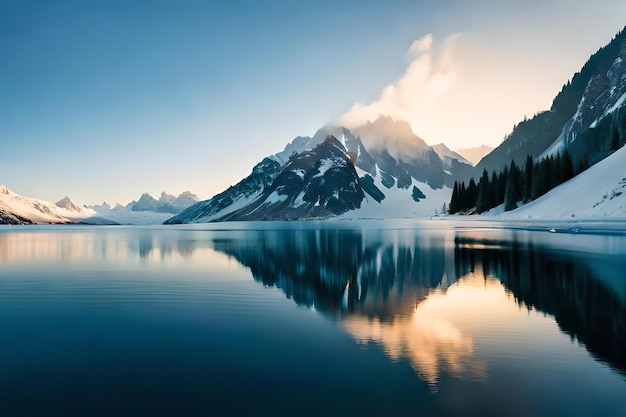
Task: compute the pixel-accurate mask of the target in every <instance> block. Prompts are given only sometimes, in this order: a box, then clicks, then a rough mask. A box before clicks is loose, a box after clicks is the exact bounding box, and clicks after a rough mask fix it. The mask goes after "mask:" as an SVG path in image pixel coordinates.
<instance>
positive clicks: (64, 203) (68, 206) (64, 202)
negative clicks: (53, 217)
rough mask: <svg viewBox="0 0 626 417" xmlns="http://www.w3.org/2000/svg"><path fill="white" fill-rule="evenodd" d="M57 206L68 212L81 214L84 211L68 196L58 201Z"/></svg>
mask: <svg viewBox="0 0 626 417" xmlns="http://www.w3.org/2000/svg"><path fill="white" fill-rule="evenodd" d="M55 204H56V205H57V207H60V208H62V209H65V210H68V211H74V212H77V213H80V212H81V211H82V208H81V207H80V206H77V205H76V204H74V203H73V202H72V200H70V198H69V197H68V196H65V197H64V198H62V199H61V200H59V201H57V202H56V203H55Z"/></svg>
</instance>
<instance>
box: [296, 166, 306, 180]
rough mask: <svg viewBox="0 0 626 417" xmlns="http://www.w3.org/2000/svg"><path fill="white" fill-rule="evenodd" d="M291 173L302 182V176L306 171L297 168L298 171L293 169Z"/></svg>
mask: <svg viewBox="0 0 626 417" xmlns="http://www.w3.org/2000/svg"><path fill="white" fill-rule="evenodd" d="M293 173H294V174H296V175H297V176H298V177H300V179H301V180H303V179H304V175H305V174H306V171H305V170H303V169H302V168H298V169H294V170H293Z"/></svg>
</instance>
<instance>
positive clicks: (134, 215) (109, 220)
mask: <svg viewBox="0 0 626 417" xmlns="http://www.w3.org/2000/svg"><path fill="white" fill-rule="evenodd" d="M107 206H108V204H106V203H105V204H101V205H99V206H92V207H94V208H96V207H97V210H96V213H95V214H94V215H93V216H91V217H89V218H86V219H83V222H84V223H89V224H133V225H149V224H162V223H163V222H164V221H165V220H167V219H168V218H170V217H171V216H172V215H171V214H170V213H159V212H155V211H133V210H132V209H131V208H130V207H128V206H122V205H119V204H118V205H117V206H115V207H113V208H111V207H108V208H107Z"/></svg>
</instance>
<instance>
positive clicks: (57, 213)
mask: <svg viewBox="0 0 626 417" xmlns="http://www.w3.org/2000/svg"><path fill="white" fill-rule="evenodd" d="M0 208H2V209H4V210H5V211H7V212H9V213H14V214H17V215H19V216H21V217H25V218H27V219H30V220H32V221H33V222H35V223H38V224H50V223H75V222H77V221H79V220H80V219H84V218H86V217H90V216H93V215H94V214H95V211H94V210H91V209H88V208H85V207H80V206H79V209H80V211H79V212H76V211H71V210H66V209H64V208H61V207H58V206H57V205H56V204H54V203H50V202H47V201H44V200H39V199H36V198H30V197H22V196H21V195H19V194H16V193H14V192H13V191H11V190H9V189H8V188H7V187H6V186H4V185H0Z"/></svg>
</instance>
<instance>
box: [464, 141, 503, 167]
mask: <svg viewBox="0 0 626 417" xmlns="http://www.w3.org/2000/svg"><path fill="white" fill-rule="evenodd" d="M493 149H494V148H493V147H492V146H487V145H480V146H476V147H473V148H463V149H457V150H456V153H457V154H459V155H461V156H462V157H463V158H465V159H467V160H468V161H469V162H470V163H471V164H472V165H474V166H476V165H477V164H478V163H479V162H480V160H481V159H483V158H484V157H485V156H486V155H488V154H489V153H490V152H491V151H493Z"/></svg>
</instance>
